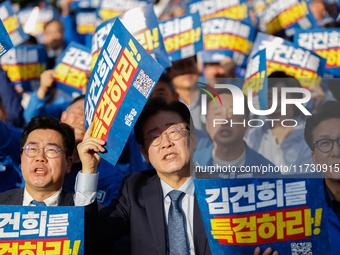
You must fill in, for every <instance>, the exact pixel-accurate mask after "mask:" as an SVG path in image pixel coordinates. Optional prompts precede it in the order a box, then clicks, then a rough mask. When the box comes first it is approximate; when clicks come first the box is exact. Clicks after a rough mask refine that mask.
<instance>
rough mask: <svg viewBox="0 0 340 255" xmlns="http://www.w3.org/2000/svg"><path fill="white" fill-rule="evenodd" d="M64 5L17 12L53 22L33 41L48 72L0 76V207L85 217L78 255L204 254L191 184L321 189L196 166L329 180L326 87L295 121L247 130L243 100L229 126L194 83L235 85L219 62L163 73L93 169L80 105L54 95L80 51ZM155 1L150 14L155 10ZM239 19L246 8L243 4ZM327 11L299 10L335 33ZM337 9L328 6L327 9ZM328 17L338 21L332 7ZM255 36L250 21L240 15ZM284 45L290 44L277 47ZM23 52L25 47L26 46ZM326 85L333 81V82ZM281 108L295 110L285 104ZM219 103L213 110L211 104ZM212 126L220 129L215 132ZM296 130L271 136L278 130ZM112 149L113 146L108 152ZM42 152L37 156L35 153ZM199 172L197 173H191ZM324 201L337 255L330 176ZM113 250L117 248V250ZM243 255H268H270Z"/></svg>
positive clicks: (335, 140)
mask: <svg viewBox="0 0 340 255" xmlns="http://www.w3.org/2000/svg"><path fill="white" fill-rule="evenodd" d="M69 3H71V1H70V0H61V1H21V2H19V3H15V4H17V5H18V6H19V8H24V7H29V6H32V5H33V6H35V5H40V6H46V5H53V6H54V7H55V8H58V9H59V11H60V18H59V19H54V20H51V21H49V22H47V23H46V24H45V26H44V31H43V39H44V45H45V48H46V54H47V66H48V68H47V70H45V71H44V72H42V73H41V75H40V85H39V86H38V88H37V89H36V90H35V91H33V92H31V93H27V92H24V91H22V90H21V89H18V88H15V87H14V86H13V84H12V82H11V81H10V80H9V78H8V76H7V74H6V72H5V71H4V70H3V69H1V68H0V75H1V77H2V78H0V133H1V135H0V204H1V205H24V206H41V205H43V206H74V205H76V206H85V226H84V227H85V230H86V231H85V254H180V255H182V254H183V255H184V254H191V255H193V254H211V250H210V247H209V243H208V239H207V235H206V234H205V230H204V224H203V221H202V218H201V213H200V210H199V208H198V202H197V199H196V195H195V188H194V183H193V179H194V178H202V179H212V178H259V177H270V178H280V177H283V176H285V175H287V174H288V175H294V176H293V177H303V178H310V177H322V175H321V174H320V173H319V174H318V173H317V172H316V171H315V172H310V171H304V172H303V173H300V174H296V173H293V172H290V173H285V172H275V173H261V172H260V173H244V172H237V171H236V172H220V173H218V172H215V173H213V174H212V173H209V172H205V173H202V172H197V171H195V169H200V168H202V169H203V168H204V167H205V166H216V167H217V166H234V167H236V168H237V169H240V168H241V167H245V166H254V165H256V166H259V165H261V166H262V165H267V166H289V165H295V166H299V165H303V164H309V165H311V164H314V165H315V166H317V165H327V166H329V167H333V168H336V167H338V168H339V164H340V111H339V109H340V103H339V102H338V101H337V99H339V90H338V89H337V88H336V87H334V86H333V84H326V85H325V86H320V87H318V88H316V89H315V91H314V93H312V100H313V102H314V104H313V105H312V107H311V108H310V109H309V110H310V111H311V112H312V116H310V117H308V118H306V116H303V115H302V114H301V111H300V109H298V108H297V107H295V106H294V105H288V107H287V113H286V115H284V116H283V115H282V113H281V111H282V109H281V107H280V105H281V102H280V97H279V98H278V100H277V101H278V102H277V105H278V106H279V107H277V110H276V111H275V112H273V113H272V114H271V115H270V116H267V117H268V119H276V120H278V121H276V122H266V123H265V125H263V126H261V127H258V128H255V127H253V128H251V127H248V126H247V125H240V124H239V125H234V126H233V125H230V123H231V120H232V121H233V122H235V123H248V121H249V120H250V119H251V118H254V116H252V115H251V113H250V112H249V109H248V105H247V99H246V97H245V96H244V102H245V105H244V109H245V112H244V114H243V115H234V114H233V100H234V99H233V94H232V93H231V91H230V90H228V89H219V90H217V94H216V95H215V96H214V97H211V98H208V101H207V107H206V115H205V116H202V114H201V110H202V109H201V108H202V101H201V100H202V97H201V95H202V93H203V92H202V90H200V89H199V86H198V82H204V83H206V84H207V85H210V86H214V84H216V83H227V82H228V81H230V82H232V83H235V81H236V79H237V78H236V77H237V74H236V72H237V71H236V69H237V68H240V67H238V66H236V65H235V63H234V62H233V60H232V59H231V58H229V57H225V58H223V59H222V60H221V61H220V62H214V63H203V62H201V61H200V59H199V58H198V57H197V56H196V55H193V56H190V57H188V58H184V59H180V60H176V61H173V62H172V65H171V67H169V68H167V69H166V70H164V73H163V74H162V75H161V77H160V79H159V80H158V82H157V84H156V85H155V88H154V89H153V91H152V93H151V95H150V98H149V100H148V102H147V104H146V106H145V107H144V109H143V111H142V113H141V114H140V116H139V118H138V120H137V123H136V125H135V127H134V130H133V131H132V133H131V135H130V137H129V139H128V140H127V143H126V145H125V148H124V150H123V152H122V155H121V156H120V159H119V160H118V163H117V164H116V165H115V166H113V165H111V164H110V163H109V162H108V161H105V160H104V159H101V158H100V156H99V155H98V154H97V152H104V151H105V149H104V147H103V146H104V145H105V141H102V140H100V139H99V138H95V137H91V135H90V134H91V132H92V130H93V124H91V125H90V127H89V128H88V130H86V129H85V116H84V102H85V93H86V86H85V87H84V89H83V95H80V96H78V97H76V98H72V97H71V96H70V95H68V94H67V93H65V92H64V91H62V90H61V89H59V88H57V86H56V84H55V80H54V75H55V71H54V70H53V67H54V66H55V64H56V63H57V62H58V60H59V58H60V56H61V55H62V53H63V51H64V49H65V48H66V46H67V43H68V42H70V41H71V40H75V41H78V42H79V43H82V44H84V45H87V46H89V47H90V46H91V43H90V42H91V40H90V39H91V35H86V36H85V37H84V36H81V35H79V34H77V31H76V28H75V20H74V17H73V14H74V13H72V11H70V10H69V8H68V5H69ZM162 3H163V1H160V2H158V1H156V3H155V4H162ZM248 4H249V7H251V6H252V4H253V2H252V1H249V3H248ZM332 6H333V7H334V6H336V5H334V4H330V3H327V2H325V1H323V0H313V1H312V2H311V3H310V10H311V12H312V13H313V15H314V16H315V18H316V20H317V21H318V23H319V26H320V27H337V26H338V23H337V17H336V15H337V13H336V11H335V8H332ZM336 7H337V6H336ZM336 9H339V8H338V7H337V8H336ZM249 12H250V16H251V17H253V18H252V21H253V22H254V25H255V26H256V25H257V24H256V21H255V19H254V13H252V12H253V9H252V8H250V9H249ZM185 13H186V9H185V3H184V2H183V1H170V4H169V5H168V6H167V7H166V8H165V9H164V11H163V12H162V13H161V15H160V17H159V19H160V20H162V19H169V18H172V17H176V16H181V15H184V14H185ZM285 39H289V38H285ZM25 43H26V44H28V43H29V44H36V43H37V41H36V40H35V39H34V37H32V36H31V38H30V39H29V41H27V42H25ZM296 78H298V77H292V76H290V75H287V74H286V73H284V72H282V71H280V70H278V71H276V72H273V73H272V74H270V76H269V82H268V107H270V105H271V104H272V102H273V100H274V99H273V98H272V95H273V90H274V89H275V91H277V92H278V93H279V95H280V94H281V89H282V88H287V87H288V88H294V87H295V88H301V85H300V83H299V80H298V79H296ZM335 81H336V79H335ZM287 98H300V95H295V94H294V93H288V94H287ZM219 100H220V101H221V104H219V103H216V102H218V101H219ZM216 119H223V120H225V122H224V123H218V124H216V123H215V120H216ZM283 119H289V120H291V121H293V120H295V122H296V123H298V125H295V126H294V125H288V124H287V126H282V125H279V124H280V122H281V120H283ZM110 142H111V143H113V144H114V142H115V141H110ZM40 149H41V150H40ZM197 167H198V168H197ZM323 174H324V191H325V196H326V200H327V206H328V211H327V213H328V223H329V229H330V237H331V240H330V241H331V247H332V254H333V255H335V254H340V253H339V251H340V247H339V243H338V241H337V239H338V238H339V237H340V175H339V173H338V172H334V171H333V172H329V171H328V172H327V171H326V172H325V173H323ZM119 240H121V241H119ZM254 254H256V255H259V254H264V255H268V254H275V255H277V254H278V252H277V251H273V250H272V249H271V248H270V247H268V249H267V250H265V251H262V252H261V250H260V249H259V248H256V249H255V250H254Z"/></svg>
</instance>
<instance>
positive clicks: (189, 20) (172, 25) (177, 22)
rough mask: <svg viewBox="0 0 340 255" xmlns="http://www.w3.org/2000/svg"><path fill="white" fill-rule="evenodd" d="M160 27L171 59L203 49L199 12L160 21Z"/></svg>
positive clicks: (177, 58)
mask: <svg viewBox="0 0 340 255" xmlns="http://www.w3.org/2000/svg"><path fill="white" fill-rule="evenodd" d="M159 29H160V31H161V33H162V36H163V41H164V46H165V50H166V52H167V53H168V55H169V59H170V61H176V60H179V59H184V58H188V57H191V56H194V55H196V54H197V52H199V51H201V50H203V38H202V28H201V20H200V16H199V14H198V13H194V14H186V15H183V16H181V17H176V18H173V19H169V20H165V21H160V22H159Z"/></svg>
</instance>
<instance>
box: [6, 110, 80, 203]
mask: <svg viewBox="0 0 340 255" xmlns="http://www.w3.org/2000/svg"><path fill="white" fill-rule="evenodd" d="M74 146H75V138H74V132H73V130H72V128H71V127H70V126H69V125H67V124H65V123H59V121H58V120H57V119H55V118H53V117H50V116H38V117H35V118H33V119H32V120H31V121H30V122H29V123H28V125H27V127H26V128H25V129H24V132H23V134H22V136H21V140H20V147H21V152H22V153H21V170H22V175H23V178H24V180H25V187H24V188H19V189H13V190H9V191H7V192H4V193H0V204H2V205H25V206H34V205H36V206H37V205H46V206H71V205H73V204H74V203H73V196H72V193H69V192H67V191H66V190H64V189H63V188H62V185H63V181H64V177H65V174H66V173H68V172H70V170H71V166H72V153H73V149H74Z"/></svg>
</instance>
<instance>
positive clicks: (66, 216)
mask: <svg viewBox="0 0 340 255" xmlns="http://www.w3.org/2000/svg"><path fill="white" fill-rule="evenodd" d="M84 224H85V223H84V207H78V206H43V207H38V206H10V205H7V206H5V205H0V239H1V241H0V253H2V254H73V255H77V254H79V255H81V254H84Z"/></svg>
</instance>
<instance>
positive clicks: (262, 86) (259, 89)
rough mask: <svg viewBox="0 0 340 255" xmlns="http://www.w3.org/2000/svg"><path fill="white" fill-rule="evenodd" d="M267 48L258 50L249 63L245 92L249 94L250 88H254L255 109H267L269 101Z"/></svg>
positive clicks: (244, 85) (245, 77)
mask: <svg viewBox="0 0 340 255" xmlns="http://www.w3.org/2000/svg"><path fill="white" fill-rule="evenodd" d="M266 63H267V60H266V49H263V50H260V51H259V52H257V53H256V54H255V55H254V57H253V58H252V59H251V60H249V62H248V64H247V69H246V73H245V76H244V83H243V87H242V91H243V94H245V95H246V96H247V95H248V90H249V88H251V89H252V100H253V106H254V107H255V109H260V110H267V109H268V106H267V101H268V99H267V98H268V79H267V78H268V76H267V64H266Z"/></svg>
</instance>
